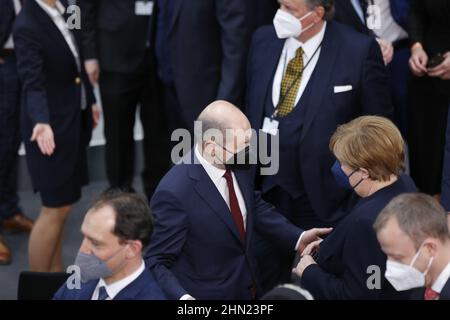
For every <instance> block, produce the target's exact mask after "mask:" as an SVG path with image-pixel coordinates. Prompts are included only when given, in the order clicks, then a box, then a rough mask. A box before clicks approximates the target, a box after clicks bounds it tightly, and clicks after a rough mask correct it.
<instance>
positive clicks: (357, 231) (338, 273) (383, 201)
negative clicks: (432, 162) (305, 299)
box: [301, 175, 416, 300]
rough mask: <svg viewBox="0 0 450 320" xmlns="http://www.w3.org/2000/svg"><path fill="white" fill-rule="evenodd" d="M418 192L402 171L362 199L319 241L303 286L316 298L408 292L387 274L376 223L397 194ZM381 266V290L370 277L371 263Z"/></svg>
mask: <svg viewBox="0 0 450 320" xmlns="http://www.w3.org/2000/svg"><path fill="white" fill-rule="evenodd" d="M411 192H416V187H415V185H414V182H413V181H412V179H411V178H410V177H409V176H406V175H402V176H400V177H399V180H397V182H395V183H394V184H392V185H390V186H388V187H386V188H384V189H381V190H379V191H378V192H376V193H375V194H373V195H372V196H370V197H367V198H362V199H360V200H359V202H358V203H357V205H356V206H355V208H354V209H353V210H352V212H351V213H350V214H349V215H348V216H347V217H345V219H344V220H343V221H342V222H341V223H340V224H339V225H338V227H337V228H336V229H335V230H334V231H333V233H332V234H331V235H330V236H329V237H328V238H326V239H325V240H324V241H323V242H322V244H321V245H320V250H319V254H318V257H317V263H318V264H316V265H311V266H309V267H307V268H306V270H305V272H304V273H303V277H302V279H301V284H302V286H303V287H304V288H305V289H307V290H308V291H309V292H311V294H312V295H313V296H314V298H315V299H328V300H338V299H339V300H341V299H342V300H348V299H364V300H366V299H400V298H408V297H409V295H408V294H406V293H404V294H402V293H398V292H396V291H395V289H394V288H393V287H392V286H391V285H390V284H389V283H388V282H387V280H386V279H385V278H384V273H385V271H386V255H385V254H384V253H383V251H382V250H381V247H380V245H379V243H378V240H377V237H376V233H375V230H373V224H374V222H375V220H376V218H377V217H378V214H379V213H380V212H381V210H383V208H384V207H385V206H386V205H387V204H388V203H389V202H390V201H391V200H392V199H393V198H395V197H396V196H398V195H400V194H403V193H411ZM373 265H375V266H379V267H380V269H381V273H380V276H381V277H382V278H381V279H382V281H381V290H377V289H375V290H370V289H368V287H367V280H368V278H369V276H370V275H372V273H370V272H369V273H368V271H367V268H368V267H369V266H373Z"/></svg>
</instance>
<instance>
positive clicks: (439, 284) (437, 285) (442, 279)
mask: <svg viewBox="0 0 450 320" xmlns="http://www.w3.org/2000/svg"><path fill="white" fill-rule="evenodd" d="M449 279H450V263H449V264H447V266H446V267H445V268H444V270H443V271H442V272H441V274H440V275H439V277H437V279H436V281H435V282H434V283H433V285H432V286H431V289H433V291H435V292H437V293H439V294H440V293H441V291H442V289H444V287H445V285H446V284H447V281H448V280H449Z"/></svg>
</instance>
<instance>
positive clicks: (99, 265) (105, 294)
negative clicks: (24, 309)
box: [54, 193, 166, 300]
mask: <svg viewBox="0 0 450 320" xmlns="http://www.w3.org/2000/svg"><path fill="white" fill-rule="evenodd" d="M81 232H82V233H83V235H84V239H83V243H82V244H81V247H80V251H79V253H78V256H77V259H76V261H75V265H76V266H78V268H79V271H80V272H79V273H77V272H75V273H74V274H73V276H72V277H69V279H68V280H67V282H66V283H65V284H64V285H63V286H62V287H61V288H60V289H59V290H58V292H57V293H56V294H55V296H54V299H55V300H165V299H166V297H165V295H164V294H163V293H162V291H161V289H160V287H159V286H158V284H157V283H156V281H155V278H154V277H153V274H152V272H151V271H149V270H148V269H146V268H145V263H144V260H143V259H142V252H143V250H144V249H145V247H146V246H147V245H148V244H149V241H150V237H151V234H152V232H153V218H152V215H151V212H150V208H149V207H148V204H147V201H146V200H145V199H143V198H141V197H138V196H136V195H132V194H123V193H117V194H116V193H111V194H104V195H103V196H101V197H100V199H99V200H97V202H96V203H95V204H94V205H93V206H92V208H91V209H90V210H89V211H88V213H87V214H86V216H85V218H84V221H83V224H82V226H81ZM77 276H80V277H81V281H82V283H81V284H80V278H78V279H75V278H76V277H77ZM74 277H75V278H74ZM72 278H74V279H72ZM77 285H80V286H79V287H77Z"/></svg>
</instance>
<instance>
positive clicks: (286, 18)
mask: <svg viewBox="0 0 450 320" xmlns="http://www.w3.org/2000/svg"><path fill="white" fill-rule="evenodd" d="M311 14H312V11H310V12H308V13H307V14H305V15H304V16H303V17H301V18H300V19H297V18H296V17H295V16H293V15H292V14H290V13H289V12H286V11H284V10H281V9H278V11H277V14H276V15H275V18H273V25H274V27H275V31H276V32H277V36H278V38H280V39H287V38H297V37H299V36H300V35H301V34H302V33H303V32H305V31H306V30H308V29H310V28H312V27H313V26H314V24H311V25H310V26H309V27H307V28H305V29H303V27H302V24H301V21H302V20H303V19H305V18H306V17H308V16H310V15H311Z"/></svg>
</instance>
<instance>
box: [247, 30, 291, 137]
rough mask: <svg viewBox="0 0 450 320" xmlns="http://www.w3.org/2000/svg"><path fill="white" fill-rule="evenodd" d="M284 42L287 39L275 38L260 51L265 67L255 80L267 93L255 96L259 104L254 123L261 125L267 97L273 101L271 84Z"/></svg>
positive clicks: (256, 103)
mask: <svg viewBox="0 0 450 320" xmlns="http://www.w3.org/2000/svg"><path fill="white" fill-rule="evenodd" d="M284 43H285V40H280V39H278V38H274V39H273V41H270V43H268V45H267V47H264V48H261V51H260V52H258V55H259V57H258V59H259V60H260V61H263V62H264V67H263V68H261V69H260V73H259V74H258V75H257V78H258V79H256V80H255V81H258V82H261V83H262V85H261V86H258V88H260V90H261V91H260V92H264V93H265V94H258V95H257V97H255V98H256V99H257V101H256V102H255V106H258V114H255V115H254V116H255V118H254V119H251V121H252V123H253V122H254V123H256V124H258V125H261V121H262V118H263V114H264V107H265V105H266V104H265V99H267V98H269V99H270V101H272V88H271V86H270V85H271V84H272V80H273V77H274V75H275V72H276V70H277V67H278V63H279V61H280V57H281V54H282V52H283V47H284ZM255 129H259V128H255Z"/></svg>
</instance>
